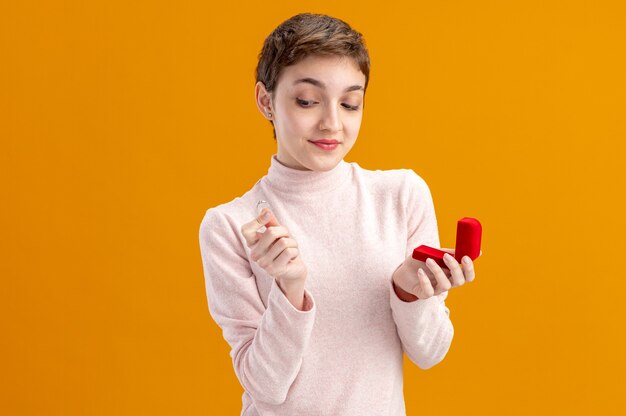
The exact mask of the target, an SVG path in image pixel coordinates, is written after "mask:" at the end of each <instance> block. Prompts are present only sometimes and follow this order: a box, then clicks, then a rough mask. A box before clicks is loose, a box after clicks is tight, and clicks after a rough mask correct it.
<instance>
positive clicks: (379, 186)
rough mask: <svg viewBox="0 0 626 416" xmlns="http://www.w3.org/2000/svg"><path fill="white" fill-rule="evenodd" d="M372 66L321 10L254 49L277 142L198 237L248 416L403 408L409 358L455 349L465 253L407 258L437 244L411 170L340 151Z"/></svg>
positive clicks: (431, 214) (426, 361)
mask: <svg viewBox="0 0 626 416" xmlns="http://www.w3.org/2000/svg"><path fill="white" fill-rule="evenodd" d="M369 68H370V62H369V56H368V52H367V49H366V47H365V45H364V42H363V39H362V37H361V34H360V33H358V32H356V31H354V30H353V29H351V28H350V26H349V25H348V24H346V23H345V22H344V21H342V20H339V19H336V18H333V17H330V16H326V15H318V14H309V13H305V14H300V15H297V16H294V17H292V18H290V19H288V20H287V21H285V22H283V23H282V24H281V25H280V26H278V27H277V28H276V29H275V30H274V31H273V32H272V33H271V34H270V35H269V37H268V38H267V39H266V40H265V43H264V45H263V49H262V51H261V53H260V55H259V63H258V66H257V83H256V86H255V94H256V103H257V105H258V107H259V110H260V111H261V113H262V114H263V116H264V117H266V118H267V119H268V120H269V121H270V122H271V124H272V126H273V130H274V139H275V140H276V142H277V152H276V154H274V155H272V156H271V159H270V164H269V169H268V173H267V175H265V176H263V177H262V178H261V179H260V180H259V181H258V182H257V183H256V184H255V185H254V187H253V188H252V189H251V190H249V191H248V192H246V193H245V194H244V195H243V196H241V197H238V198H235V199H234V200H232V201H230V202H228V203H224V204H222V205H219V206H216V207H214V208H210V209H209V210H207V212H206V214H205V216H204V218H203V220H202V223H201V226H200V235H199V237H200V248H201V253H202V261H203V266H204V275H205V281H206V291H207V298H208V305H209V310H210V313H211V316H212V317H213V319H214V320H215V322H216V323H217V324H218V325H219V326H220V327H221V329H222V331H223V335H224V338H225V339H226V341H227V342H228V344H229V345H230V346H231V348H232V349H231V357H232V360H233V366H234V369H235V373H236V375H237V377H238V379H239V381H240V382H241V385H242V386H243V388H244V393H243V398H242V401H243V408H242V415H258V414H267V415H269V414H271V415H359V416H362V415H404V414H405V404H404V396H403V372H402V363H403V353H406V354H407V356H408V357H409V358H410V359H411V361H412V362H414V363H415V364H416V365H418V366H419V367H420V368H422V369H427V368H430V367H432V366H434V365H435V364H437V363H438V362H440V361H441V360H442V359H443V358H444V356H445V355H446V353H447V352H448V349H449V348H450V343H451V341H452V336H453V332H454V330H453V326H452V323H451V321H450V318H449V309H448V308H447V307H446V305H445V302H444V301H445V299H446V296H447V293H448V291H449V290H450V289H451V288H454V287H457V286H460V285H462V284H464V283H465V282H466V281H471V280H473V279H474V268H473V264H472V262H471V260H470V259H469V258H467V260H469V262H468V263H467V264H463V266H461V265H460V264H459V263H458V262H457V261H456V260H455V259H454V257H453V256H452V255H450V256H448V255H446V259H445V262H446V264H447V265H448V267H449V270H448V269H442V268H441V267H440V266H439V265H437V264H436V263H435V262H432V264H431V262H430V261H428V262H426V263H423V262H421V261H418V260H414V259H413V258H412V257H411V254H412V251H413V249H414V248H415V247H417V246H419V245H420V244H426V245H428V246H431V247H439V234H438V231H437V220H436V217H435V210H434V206H433V201H432V197H431V194H430V190H429V188H428V186H427V184H426V183H425V182H424V180H423V179H422V178H421V177H420V176H418V175H417V174H416V173H415V172H414V171H413V170H411V169H396V170H386V171H383V170H376V171H372V170H366V169H363V168H362V167H360V166H359V165H358V164H357V163H356V162H350V163H348V162H345V161H344V160H343V159H344V157H345V156H346V155H347V154H348V152H349V151H350V149H351V148H352V146H354V143H355V141H356V139H357V136H358V133H359V128H360V126H361V120H362V117H363V109H364V104H365V92H366V90H367V85H368V79H369ZM259 201H263V202H261V204H262V205H261V206H265V207H264V208H263V209H262V211H261V212H260V213H259V211H257V206H258V204H259ZM268 205H269V208H268ZM444 250H445V251H448V252H449V253H452V254H453V253H454V250H450V249H444Z"/></svg>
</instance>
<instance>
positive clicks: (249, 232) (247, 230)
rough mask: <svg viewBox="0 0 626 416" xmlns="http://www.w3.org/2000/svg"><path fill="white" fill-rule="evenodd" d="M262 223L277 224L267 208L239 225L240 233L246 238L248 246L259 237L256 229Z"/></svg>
mask: <svg viewBox="0 0 626 416" xmlns="http://www.w3.org/2000/svg"><path fill="white" fill-rule="evenodd" d="M264 225H278V222H277V221H276V218H275V217H274V215H273V214H272V212H271V211H270V210H268V209H264V210H263V211H262V212H261V213H260V214H259V215H258V216H257V217H256V218H254V219H253V220H252V221H250V222H247V223H245V224H244V225H242V226H241V234H243V237H244V238H245V239H246V244H247V245H248V247H250V246H252V245H253V244H254V243H255V242H256V241H257V240H258V239H259V237H260V236H259V235H258V234H257V233H256V231H257V230H258V229H259V228H260V227H262V226H264Z"/></svg>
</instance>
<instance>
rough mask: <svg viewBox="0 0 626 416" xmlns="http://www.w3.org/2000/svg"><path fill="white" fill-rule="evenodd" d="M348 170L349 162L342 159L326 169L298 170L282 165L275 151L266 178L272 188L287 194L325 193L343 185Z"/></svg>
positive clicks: (348, 173) (346, 178)
mask: <svg viewBox="0 0 626 416" xmlns="http://www.w3.org/2000/svg"><path fill="white" fill-rule="evenodd" d="M350 171H351V168H350V164H349V163H348V162H346V161H344V160H343V159H341V161H340V162H339V163H338V164H337V166H335V167H334V168H332V169H331V170H328V171H314V170H298V169H294V168H290V167H288V166H285V165H283V164H282V163H281V162H279V161H278V158H277V154H276V153H275V154H273V155H272V157H271V162H270V167H269V169H268V171H267V176H266V179H267V181H268V182H269V184H270V186H271V187H272V188H273V189H275V190H278V191H281V192H285V193H289V194H313V193H326V192H328V191H331V190H333V189H335V190H336V189H338V188H339V187H340V185H343V184H344V183H345V182H346V181H347V180H348V179H349V178H350Z"/></svg>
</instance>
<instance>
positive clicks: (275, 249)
mask: <svg viewBox="0 0 626 416" xmlns="http://www.w3.org/2000/svg"><path fill="white" fill-rule="evenodd" d="M268 232H270V231H268ZM271 232H274V230H272V231H271ZM297 247H298V243H296V240H294V239H293V238H289V235H288V234H287V235H285V236H284V237H279V238H277V239H276V240H275V241H274V242H273V243H272V244H271V245H270V246H269V248H268V249H267V251H266V252H265V254H261V256H260V258H259V259H258V260H257V263H258V264H259V266H261V267H267V266H269V265H270V264H272V262H274V261H276V259H277V258H278V257H279V256H280V254H281V253H282V252H283V251H285V250H286V249H289V248H297ZM255 249H256V247H255Z"/></svg>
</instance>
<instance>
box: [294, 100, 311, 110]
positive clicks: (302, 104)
mask: <svg viewBox="0 0 626 416" xmlns="http://www.w3.org/2000/svg"><path fill="white" fill-rule="evenodd" d="M296 102H297V103H298V105H300V107H304V108H308V107H310V106H311V104H313V103H315V101H307V100H301V99H300V98H296Z"/></svg>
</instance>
